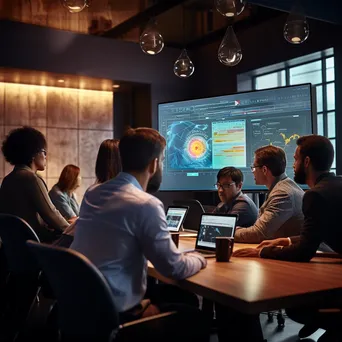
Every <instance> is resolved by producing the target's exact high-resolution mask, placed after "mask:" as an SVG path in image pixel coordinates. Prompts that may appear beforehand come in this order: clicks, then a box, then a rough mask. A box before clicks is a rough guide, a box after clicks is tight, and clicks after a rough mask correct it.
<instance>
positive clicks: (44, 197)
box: [27, 177, 69, 231]
mask: <svg viewBox="0 0 342 342" xmlns="http://www.w3.org/2000/svg"><path fill="white" fill-rule="evenodd" d="M27 186H28V187H29V193H31V196H32V202H33V205H34V207H35V209H36V211H37V213H38V214H39V215H40V217H41V218H42V219H43V221H44V222H45V223H46V224H47V225H48V227H49V228H51V229H54V230H57V231H63V230H64V229H65V228H66V227H68V226H69V223H68V222H67V221H66V220H65V219H64V218H63V216H62V215H61V214H60V213H59V211H58V210H56V208H55V207H54V205H53V204H52V202H51V200H50V197H49V195H48V192H47V190H46V188H45V185H44V183H43V181H42V180H40V179H39V178H38V177H33V178H32V179H31V180H30V182H28V184H27Z"/></svg>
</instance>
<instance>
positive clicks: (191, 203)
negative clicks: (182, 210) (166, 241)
mask: <svg viewBox="0 0 342 342" xmlns="http://www.w3.org/2000/svg"><path fill="white" fill-rule="evenodd" d="M173 205H181V206H184V205H187V206H188V207H189V211H188V213H187V215H186V217H185V219H184V222H183V227H184V228H185V229H191V230H199V225H200V222H201V216H202V214H203V213H204V212H205V211H204V209H203V207H202V204H201V203H200V202H199V201H197V200H174V201H173Z"/></svg>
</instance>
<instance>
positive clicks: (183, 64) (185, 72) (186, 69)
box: [173, 6, 195, 78]
mask: <svg viewBox="0 0 342 342" xmlns="http://www.w3.org/2000/svg"><path fill="white" fill-rule="evenodd" d="M184 14H185V12H184V6H183V45H184V46H185V15H184ZM194 71H195V66H194V63H193V62H192V61H191V59H190V58H189V56H188V52H187V51H186V48H185V47H184V49H183V50H182V52H181V54H180V55H179V57H178V58H177V60H176V62H175V64H174V65H173V72H174V74H175V75H176V76H177V77H179V78H188V77H190V76H191V75H192V74H193V73H194Z"/></svg>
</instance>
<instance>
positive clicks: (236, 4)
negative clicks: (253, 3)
mask: <svg viewBox="0 0 342 342" xmlns="http://www.w3.org/2000/svg"><path fill="white" fill-rule="evenodd" d="M245 5H246V2H245V1H244V0H215V7H216V9H217V11H218V12H219V13H220V14H222V15H223V16H225V17H236V16H238V15H239V14H240V13H241V12H242V11H243V10H244V8H245Z"/></svg>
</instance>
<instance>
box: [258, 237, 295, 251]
mask: <svg viewBox="0 0 342 342" xmlns="http://www.w3.org/2000/svg"><path fill="white" fill-rule="evenodd" d="M289 245H290V240H289V238H279V239H274V240H264V241H263V242H261V243H260V244H259V246H257V249H263V248H264V247H279V246H281V247H286V246H289Z"/></svg>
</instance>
